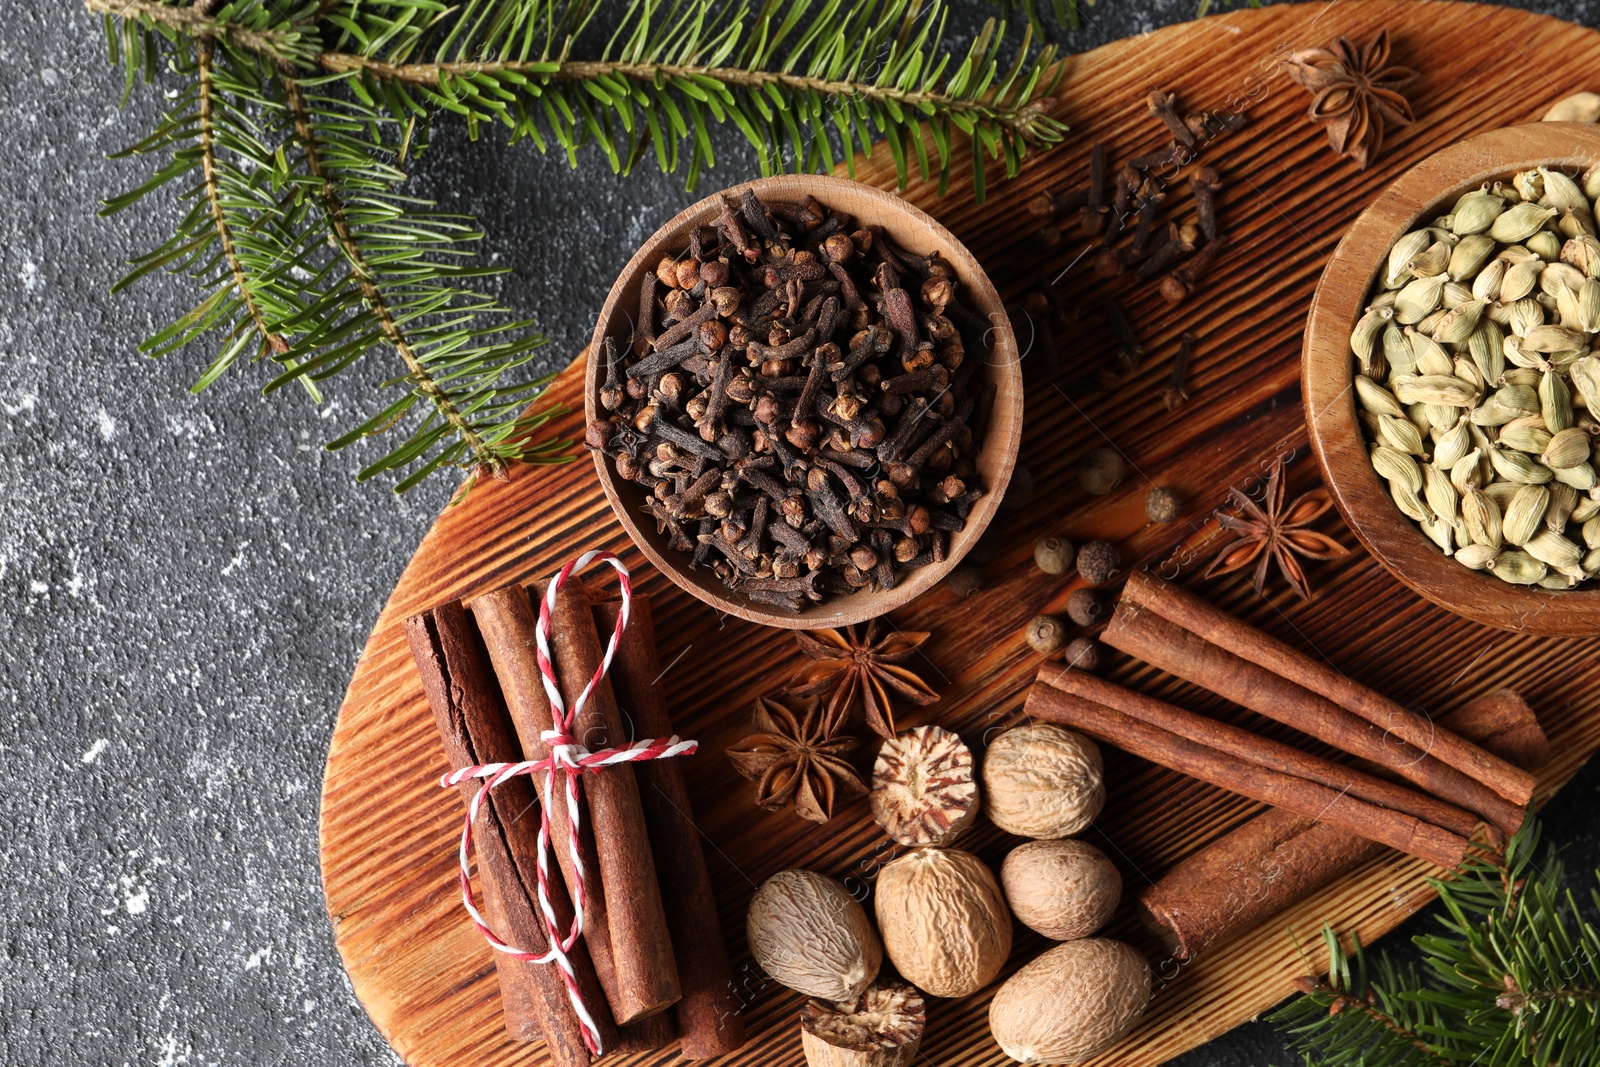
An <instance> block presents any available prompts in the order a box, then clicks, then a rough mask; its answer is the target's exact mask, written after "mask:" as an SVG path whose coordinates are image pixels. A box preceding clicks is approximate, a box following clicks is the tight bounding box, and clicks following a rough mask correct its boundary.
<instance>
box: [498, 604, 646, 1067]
mask: <svg viewBox="0 0 1600 1067" xmlns="http://www.w3.org/2000/svg"><path fill="white" fill-rule="evenodd" d="M468 607H469V608H470V609H471V611H472V614H473V617H474V618H475V619H476V620H477V622H478V629H479V630H480V631H481V632H482V634H483V641H484V644H485V645H486V646H487V648H488V651H489V660H490V662H491V663H493V664H494V672H495V675H496V677H497V678H498V679H499V682H500V690H501V692H502V693H503V694H504V695H505V701H506V707H507V709H508V710H509V711H510V712H511V722H512V724H513V725H514V726H515V727H516V731H517V740H518V741H519V742H521V745H522V751H523V753H524V754H525V758H527V759H533V760H539V759H548V758H549V756H550V746H549V745H546V744H545V743H544V740H543V734H544V731H546V730H548V729H550V728H551V726H552V725H553V719H552V717H551V714H550V697H549V696H548V695H547V694H546V693H545V690H544V682H543V680H542V676H541V674H540V673H539V663H538V659H537V646H536V645H535V644H534V633H535V631H536V630H537V628H538V623H539V618H538V612H537V611H536V610H535V608H534V606H533V604H532V602H530V601H529V599H528V590H527V589H525V588H523V587H522V586H516V585H513V586H507V587H505V588H503V589H496V590H494V591H493V592H491V593H486V594H484V595H483V596H481V597H478V598H477V599H476V600H474V601H473V602H472V603H471V604H470V605H468ZM606 773H609V772H606ZM541 789H543V783H542V779H541V780H539V781H538V782H537V783H536V785H535V790H536V791H537V790H541ZM571 836H572V824H571V822H570V821H569V820H568V818H567V806H566V804H565V803H562V802H557V803H555V804H552V805H551V807H550V840H551V842H552V848H551V851H553V852H554V853H555V855H556V862H557V863H558V864H559V865H560V867H561V874H562V877H563V879H564V880H565V881H566V884H567V888H568V890H569V891H571V890H572V889H573V887H574V886H575V885H576V884H577V882H576V872H575V870H574V868H573V862H572V853H571V851H570V850H569V849H568V848H567V845H566V842H568V841H570V840H571ZM578 854H579V858H580V859H581V860H582V861H583V868H584V870H586V871H590V872H595V871H598V870H600V861H599V857H598V856H597V855H596V853H595V848H594V833H593V828H592V826H591V825H590V821H588V820H586V821H584V822H581V823H580V824H579V827H578ZM597 881H598V879H597V877H596V876H595V875H593V874H591V875H590V878H589V880H588V882H587V884H586V886H585V890H586V892H585V895H584V909H583V941H584V944H585V945H586V946H588V949H589V955H590V957H591V958H593V960H594V969H595V973H596V975H597V976H598V977H599V980H600V988H601V989H603V990H604V991H605V997H606V1001H607V1005H608V1006H607V1009H606V1010H607V1012H608V1013H609V1011H610V1007H609V1005H610V1004H612V1003H615V1002H616V998H617V971H616V964H615V962H614V960H613V958H612V954H611V917H610V914H609V913H608V911H607V908H606V893H605V887H604V886H601V885H598V884H596V883H597ZM618 1030H619V1032H618V1035H617V1045H616V1051H618V1052H620V1053H623V1054H629V1053H634V1052H649V1051H652V1050H654V1049H658V1048H662V1047H664V1046H666V1045H669V1044H671V1043H672V1040H673V1038H674V1036H675V1034H674V1032H673V1029H672V1021H671V1019H668V1018H663V1019H661V1020H660V1021H657V1020H656V1019H654V1018H652V1017H646V1018H644V1019H639V1020H634V1021H632V1022H628V1023H624V1024H622V1025H621V1026H620V1027H619V1028H618ZM607 1051H608V1052H609V1051H611V1049H610V1048H609V1047H608V1048H607Z"/></svg>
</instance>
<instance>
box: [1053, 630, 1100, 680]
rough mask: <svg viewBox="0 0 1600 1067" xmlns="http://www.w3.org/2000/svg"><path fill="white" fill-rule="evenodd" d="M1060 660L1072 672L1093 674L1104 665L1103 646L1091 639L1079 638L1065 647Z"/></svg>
mask: <svg viewBox="0 0 1600 1067" xmlns="http://www.w3.org/2000/svg"><path fill="white" fill-rule="evenodd" d="M1061 659H1062V660H1063V661H1064V662H1065V663H1066V665H1067V666H1069V667H1071V668H1073V669H1074V670H1079V671H1088V672H1089V673H1090V674H1094V673H1095V672H1096V671H1098V670H1099V669H1100V668H1101V667H1103V666H1104V665H1105V659H1106V657H1105V646H1103V645H1101V644H1100V642H1099V641H1096V640H1095V639H1094V638H1092V637H1080V638H1077V639H1076V640H1074V641H1073V642H1072V643H1071V644H1070V645H1068V646H1067V650H1066V651H1065V652H1063V653H1062V654H1061Z"/></svg>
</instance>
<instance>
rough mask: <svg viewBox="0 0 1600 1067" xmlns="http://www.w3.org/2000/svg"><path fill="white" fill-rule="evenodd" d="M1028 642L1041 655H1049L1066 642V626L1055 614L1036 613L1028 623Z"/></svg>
mask: <svg viewBox="0 0 1600 1067" xmlns="http://www.w3.org/2000/svg"><path fill="white" fill-rule="evenodd" d="M1027 637H1028V644H1029V646H1030V647H1031V648H1032V649H1033V650H1034V651H1035V652H1038V653H1040V654H1041V655H1045V656H1048V655H1050V654H1051V653H1052V652H1054V651H1056V650H1057V649H1059V648H1060V647H1061V646H1062V645H1063V644H1065V643H1066V640H1067V633H1066V628H1065V627H1064V626H1062V625H1061V620H1060V619H1058V618H1056V617H1055V616H1054V615H1035V616H1034V617H1033V621H1032V622H1030V623H1028V630H1027Z"/></svg>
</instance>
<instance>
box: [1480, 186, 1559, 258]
mask: <svg viewBox="0 0 1600 1067" xmlns="http://www.w3.org/2000/svg"><path fill="white" fill-rule="evenodd" d="M1524 196H1525V197H1526V193H1524ZM1527 199H1529V200H1537V199H1539V198H1538V197H1527ZM1555 217H1556V209H1555V208H1553V207H1541V206H1540V205H1538V204H1527V203H1524V204H1517V205H1516V206H1514V207H1511V208H1507V209H1506V210H1505V211H1504V212H1502V213H1501V214H1499V215H1498V216H1496V217H1495V220H1494V222H1493V223H1492V224H1491V225H1490V226H1489V236H1490V237H1493V238H1494V239H1495V240H1496V241H1499V242H1500V243H1501V244H1508V245H1514V244H1517V243H1518V242H1519V241H1526V240H1527V239H1528V238H1530V237H1532V236H1533V235H1534V234H1536V233H1538V232H1539V231H1540V230H1541V229H1543V227H1544V224H1545V223H1547V222H1549V221H1550V220H1551V219H1553V218H1555Z"/></svg>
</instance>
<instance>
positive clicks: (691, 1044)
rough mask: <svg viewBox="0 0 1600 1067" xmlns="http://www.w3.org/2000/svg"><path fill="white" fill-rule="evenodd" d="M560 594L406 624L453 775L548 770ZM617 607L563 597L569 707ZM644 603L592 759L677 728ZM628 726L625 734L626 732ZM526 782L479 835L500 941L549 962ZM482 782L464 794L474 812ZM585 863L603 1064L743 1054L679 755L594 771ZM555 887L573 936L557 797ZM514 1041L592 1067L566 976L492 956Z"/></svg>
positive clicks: (590, 992) (637, 599) (583, 957)
mask: <svg viewBox="0 0 1600 1067" xmlns="http://www.w3.org/2000/svg"><path fill="white" fill-rule="evenodd" d="M547 591H548V586H547V585H545V584H544V583H539V584H537V585H535V586H533V587H530V588H523V587H521V586H510V587H507V588H504V589H499V590H496V591H494V592H492V593H488V594H486V595H484V596H481V597H478V598H477V599H475V600H474V601H472V602H471V603H470V604H468V605H463V604H461V603H459V602H454V603H449V604H444V605H441V606H439V607H437V608H434V609H432V610H431V611H427V612H423V613H422V614H421V615H417V616H414V617H412V618H410V619H407V620H406V623H405V628H406V635H407V638H408V640H409V642H410V645H411V651H412V655H413V658H414V659H415V660H416V663H417V668H418V671H419V672H420V674H421V676H422V682H423V688H424V689H425V690H426V692H427V696H428V702H429V704H430V705H431V706H432V708H433V713H434V718H435V721H436V723H437V725H438V727H439V735H440V738H441V740H442V741H443V743H444V749H445V755H446V758H447V759H448V761H449V763H450V765H451V766H452V767H457V768H458V767H465V766H470V765H477V764H484V763H492V762H517V761H521V760H524V759H532V760H538V759H544V758H546V757H548V756H549V754H550V753H549V748H548V746H547V745H546V743H545V742H544V740H543V739H542V735H543V734H544V733H545V731H547V730H550V729H551V727H552V723H553V716H552V712H551V707H550V701H549V698H548V696H547V695H546V692H545V689H544V685H543V681H542V679H541V675H540V671H539V666H538V661H537V656H536V648H535V638H534V634H535V630H536V627H537V624H538V610H537V607H536V605H537V603H538V602H539V599H541V598H543V597H544V596H545V594H546V593H547ZM620 610H621V604H620V602H612V603H593V602H591V600H590V598H589V595H588V591H587V590H586V589H585V588H584V586H583V583H582V582H581V580H579V579H578V578H577V577H576V576H572V577H569V578H568V579H567V580H566V582H565V583H564V584H562V585H561V586H560V588H559V589H558V590H557V592H556V597H555V604H554V610H553V611H552V613H551V620H550V651H551V655H550V659H551V663H552V666H553V667H554V669H555V673H556V678H557V682H558V688H559V690H560V692H561V695H562V699H563V701H564V702H565V703H566V706H567V707H569V708H570V707H574V706H575V705H576V702H577V698H578V695H579V693H581V692H582V690H583V688H584V686H585V685H587V684H588V682H589V680H590V678H591V677H593V675H594V673H595V671H596V669H597V668H598V667H599V665H600V662H601V659H602V657H603V655H604V643H603V641H602V639H601V634H605V635H607V636H608V637H609V635H610V634H611V633H612V632H613V630H614V628H615V626H616V621H617V615H618V613H619V612H620ZM659 674H660V668H659V665H658V662H657V657H656V650H655V638H654V625H653V621H652V618H651V613H650V602H649V599H648V598H647V597H645V596H643V595H637V594H636V595H635V596H634V597H633V604H632V611H631V621H630V623H629V625H628V627H627V629H626V630H625V632H624V635H623V638H622V641H621V643H620V645H619V646H618V649H617V653H616V656H615V657H614V659H613V660H612V664H611V669H610V672H609V673H608V675H607V677H606V678H605V680H603V681H602V682H601V683H600V685H598V686H597V687H596V688H595V690H594V692H593V693H591V694H590V697H589V699H588V700H587V702H586V703H585V704H584V707H583V710H582V711H581V712H580V713H579V715H578V718H577V720H576V721H575V723H574V726H573V734H574V736H575V737H576V738H577V739H578V741H579V743H580V744H582V745H583V746H584V747H585V748H587V749H589V750H590V751H598V750H600V749H603V748H608V747H613V746H620V745H625V744H628V743H631V742H633V741H635V740H640V739H645V738H664V737H668V736H670V735H671V734H672V733H673V729H672V723H671V719H670V716H669V714H668V712H667V705H666V701H665V698H664V695H663V693H662V690H661V687H660V685H659V682H658V676H659ZM624 721H626V722H627V723H628V724H629V725H630V726H631V732H629V731H625V729H624V726H623V724H624ZM542 781H543V779H542V777H541V778H539V779H537V781H536V780H534V779H530V778H527V777H517V778H511V779H508V780H506V781H505V782H504V783H502V784H501V785H499V786H497V787H496V788H495V789H494V790H493V792H491V793H490V794H489V795H488V797H487V798H486V802H485V803H483V804H482V805H481V806H480V809H479V818H478V823H477V825H476V826H475V828H474V838H473V839H474V843H475V845H476V849H477V855H478V866H479V872H480V878H479V880H480V882H481V883H482V892H483V896H484V904H485V914H486V916H487V918H488V919H489V922H490V925H491V926H492V927H493V928H494V930H495V932H496V933H497V934H498V935H499V936H500V937H501V938H502V939H503V940H505V941H507V942H510V943H512V944H514V945H516V946H517V947H519V948H521V949H524V950H526V951H528V952H534V953H543V952H545V951H547V950H548V948H549V942H548V938H547V936H546V933H545V927H544V924H543V922H542V920H541V919H540V916H539V912H538V909H539V902H538V895H537V892H538V874H537V866H536V864H537V835H538V830H539V824H540V801H539V792H538V790H539V783H542ZM478 788H479V782H477V781H466V782H463V783H462V784H461V786H460V789H461V794H462V800H463V802H464V803H467V802H470V801H471V799H472V796H473V794H474V793H475V792H476V790H477V789H478ZM582 794H583V798H582V799H583V805H584V812H583V818H582V819H581V820H580V823H579V826H580V836H579V841H580V843H579V846H578V854H579V859H580V861H581V863H582V865H583V870H584V876H583V888H584V898H583V899H584V935H583V937H582V938H581V939H580V940H579V941H578V942H577V944H576V945H575V946H574V950H573V951H572V952H570V953H568V957H569V960H570V962H571V964H572V968H573V972H574V977H575V979H576V982H577V985H578V991H579V995H580V997H581V999H582V1001H583V1004H584V1005H585V1007H586V1008H587V1010H588V1011H589V1013H590V1015H591V1016H592V1017H593V1020H594V1024H595V1028H596V1030H597V1032H598V1034H599V1038H600V1043H601V1046H602V1048H603V1049H604V1050H605V1051H606V1052H608V1053H609V1052H612V1051H619V1052H624V1053H629V1052H642V1051H648V1050H652V1049H658V1048H662V1047H665V1046H666V1045H668V1044H671V1043H672V1042H673V1041H674V1040H678V1041H679V1051H680V1053H681V1054H682V1055H683V1056H684V1057H685V1058H690V1059H704V1058H709V1057H712V1056H719V1055H722V1054H724V1053H726V1052H731V1051H733V1050H734V1049H737V1048H738V1047H739V1046H741V1045H742V1044H743V1043H744V1029H743V1024H742V1022H741V1020H740V1018H739V1015H738V1005H737V1003H736V1002H735V1000H734V997H733V982H732V977H733V975H732V967H731V964H730V962H729V958H728V951H727V945H726V942H725V940H724V939H723V936H722V928H721V925H720V921H719V919H718V915H717V905H716V899H715V897H714V896H713V894H712V889H711V879H710V875H709V873H708V871H707V868H706V862H705V855H704V853H703V851H702V849H701V845H700V835H699V831H698V830H697V829H696V827H695V824H694V819H693V816H692V814H691V811H690V806H689V797H688V792H687V790H686V789H685V787H684V783H683V775H682V769H681V767H680V766H679V764H678V761H677V760H675V759H666V760H651V761H647V762H640V763H625V764H618V765H613V766H608V767H605V768H603V769H601V770H598V771H595V772H593V773H585V774H584V776H583V789H582ZM549 817H550V830H551V835H550V836H551V841H552V842H553V848H552V851H553V852H554V853H555V856H556V859H557V861H558V863H559V864H560V868H561V875H562V877H561V878H555V877H552V878H550V879H549V883H548V893H549V899H550V903H551V906H552V909H553V910H554V911H555V914H556V922H557V924H558V925H559V927H560V928H561V929H567V928H569V926H570V924H571V921H572V915H573V910H572V900H571V893H572V889H573V887H574V886H575V885H576V871H575V868H574V864H573V857H572V855H571V853H570V852H569V850H568V848H567V847H566V845H565V842H567V841H568V840H569V838H570V836H571V823H570V821H569V819H568V816H567V811H566V807H565V805H564V804H563V803H559V802H557V803H553V804H552V805H551V807H550V811H549ZM494 957H495V964H496V968H497V971H498V976H499V982H500V990H501V1001H502V1005H503V1008H504V1013H505V1020H506V1029H507V1031H508V1032H509V1033H510V1034H511V1035H512V1036H513V1037H515V1038H517V1039H520V1040H538V1039H542V1040H544V1041H545V1042H546V1044H547V1045H548V1046H549V1051H550V1058H551V1061H552V1063H554V1064H555V1065H556V1067H587V1065H588V1064H589V1063H590V1062H591V1060H592V1059H593V1057H592V1055H591V1054H590V1052H589V1050H588V1049H587V1048H586V1046H585V1044H584V1040H583V1031H582V1029H581V1027H580V1024H579V1020H578V1016H577V1014H576V1012H575V1011H574V1009H573V1006H572V1003H571V1000H570V999H569V997H568V994H567V990H566V987H565V984H564V981H563V978H562V975H561V973H560V972H559V971H558V970H557V968H556V967H555V966H554V965H549V964H538V963H530V962H525V961H522V960H519V959H517V958H515V957H513V956H510V955H507V954H504V953H500V952H496V953H494Z"/></svg>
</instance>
